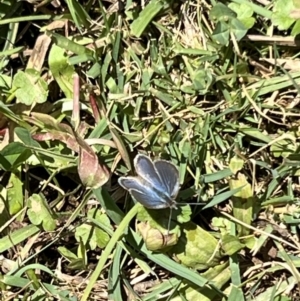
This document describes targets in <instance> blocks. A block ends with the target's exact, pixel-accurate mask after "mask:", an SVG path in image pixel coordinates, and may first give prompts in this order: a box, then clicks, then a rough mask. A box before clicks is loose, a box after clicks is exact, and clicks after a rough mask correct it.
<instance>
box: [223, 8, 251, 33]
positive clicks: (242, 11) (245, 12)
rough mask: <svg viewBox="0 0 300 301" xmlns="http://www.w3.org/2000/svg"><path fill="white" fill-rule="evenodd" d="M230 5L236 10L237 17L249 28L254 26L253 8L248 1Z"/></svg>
mask: <svg viewBox="0 0 300 301" xmlns="http://www.w3.org/2000/svg"><path fill="white" fill-rule="evenodd" d="M228 7H229V8H231V9H232V10H233V11H235V12H236V14H237V19H238V20H240V21H241V22H242V23H243V25H244V26H245V27H246V28H247V29H250V28H252V27H253V25H254V23H255V19H254V18H253V17H252V16H253V9H252V7H251V6H249V5H248V4H247V3H241V4H237V3H230V4H229V5H228Z"/></svg>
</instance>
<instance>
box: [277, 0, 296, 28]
mask: <svg viewBox="0 0 300 301" xmlns="http://www.w3.org/2000/svg"><path fill="white" fill-rule="evenodd" d="M294 8H295V6H294V4H293V1H287V0H277V1H276V2H275V4H274V7H273V14H272V22H273V24H274V25H275V26H278V29H279V30H286V29H289V28H290V27H291V25H292V24H293V23H294V22H295V19H293V18H291V17H290V14H291V11H292V10H293V9H294Z"/></svg>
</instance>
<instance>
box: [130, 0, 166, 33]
mask: <svg viewBox="0 0 300 301" xmlns="http://www.w3.org/2000/svg"><path fill="white" fill-rule="evenodd" d="M164 2H166V1H163V0H152V1H150V3H149V4H148V5H147V6H146V7H145V8H144V9H143V10H142V11H141V13H140V15H139V16H138V17H137V18H136V19H135V20H134V21H133V22H132V23H131V25H130V29H131V34H132V35H134V36H136V37H140V36H141V35H142V33H143V32H144V30H145V28H146V27H147V26H148V24H149V23H150V22H151V21H152V19H153V18H154V17H155V16H156V15H157V14H158V13H159V12H160V11H161V10H162V9H163V7H164V4H165V3H164Z"/></svg>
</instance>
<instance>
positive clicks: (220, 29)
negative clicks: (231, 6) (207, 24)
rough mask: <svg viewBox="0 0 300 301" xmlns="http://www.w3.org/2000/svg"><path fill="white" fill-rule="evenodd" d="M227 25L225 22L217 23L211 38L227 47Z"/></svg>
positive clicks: (228, 33) (228, 32)
mask: <svg viewBox="0 0 300 301" xmlns="http://www.w3.org/2000/svg"><path fill="white" fill-rule="evenodd" d="M229 35H230V31H229V25H228V24H226V23H225V22H218V23H217V25H216V28H215V29H214V31H213V38H214V40H216V41H217V42H219V43H220V44H221V45H227V44H228V42H229Z"/></svg>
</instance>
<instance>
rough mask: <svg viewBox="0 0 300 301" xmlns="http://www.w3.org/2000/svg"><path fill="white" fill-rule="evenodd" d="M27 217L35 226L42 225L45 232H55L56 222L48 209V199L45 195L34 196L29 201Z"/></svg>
mask: <svg viewBox="0 0 300 301" xmlns="http://www.w3.org/2000/svg"><path fill="white" fill-rule="evenodd" d="M28 208H29V209H28V210H27V215H28V217H29V219H30V221H31V222H32V224H34V225H37V226H38V225H42V227H43V228H44V230H45V231H54V230H55V228H56V223H55V220H54V219H53V217H52V214H51V212H50V209H49V208H48V205H47V202H46V199H45V198H44V196H43V195H40V194H33V195H32V196H31V197H30V198H29V199H28Z"/></svg>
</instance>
